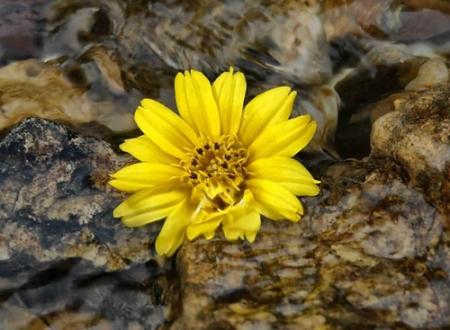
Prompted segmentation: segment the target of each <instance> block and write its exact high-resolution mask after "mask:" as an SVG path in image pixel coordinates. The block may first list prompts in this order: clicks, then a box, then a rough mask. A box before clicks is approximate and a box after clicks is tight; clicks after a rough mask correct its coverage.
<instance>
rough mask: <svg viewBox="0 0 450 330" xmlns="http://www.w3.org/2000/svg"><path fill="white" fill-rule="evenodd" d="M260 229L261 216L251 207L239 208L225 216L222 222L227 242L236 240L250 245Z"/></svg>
mask: <svg viewBox="0 0 450 330" xmlns="http://www.w3.org/2000/svg"><path fill="white" fill-rule="evenodd" d="M260 227H261V216H260V215H259V213H258V212H257V211H256V210H255V209H253V208H251V207H241V208H238V209H237V210H236V211H234V212H230V213H228V214H227V215H226V218H225V220H224V221H223V222H222V229H223V233H224V235H225V238H226V239H227V240H230V241H232V240H237V239H238V238H240V239H244V236H245V237H246V238H247V240H248V241H249V242H250V243H252V242H253V241H254V240H255V238H256V234H257V233H258V231H259V229H260Z"/></svg>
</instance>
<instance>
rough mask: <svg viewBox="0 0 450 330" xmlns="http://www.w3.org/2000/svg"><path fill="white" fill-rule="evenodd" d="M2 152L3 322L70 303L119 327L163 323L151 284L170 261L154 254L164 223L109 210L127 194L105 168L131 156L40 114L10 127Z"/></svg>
mask: <svg viewBox="0 0 450 330" xmlns="http://www.w3.org/2000/svg"><path fill="white" fill-rule="evenodd" d="M0 158H1V163H0V185H1V188H2V193H1V194H0V301H1V302H2V304H1V307H0V328H1V329H15V328H19V326H17V327H15V326H13V325H14V324H15V323H14V322H19V324H22V325H23V324H24V322H25V323H26V324H29V323H30V324H31V322H38V321H39V320H41V321H42V319H41V318H40V317H42V318H43V319H45V320H46V321H45V322H46V323H47V324H52V323H53V322H56V321H55V320H57V319H59V318H60V315H61V313H63V314H64V313H67V314H70V313H71V312H73V311H75V312H85V313H87V314H88V315H90V316H91V317H90V318H89V317H88V320H90V321H91V323H92V324H96V322H100V321H102V320H103V321H105V322H106V321H108V322H113V321H114V320H117V323H116V326H118V327H119V328H123V327H126V325H127V324H128V323H127V321H129V323H133V322H135V323H136V324H138V325H139V324H140V325H141V326H143V327H145V328H152V327H154V326H156V325H157V324H159V323H161V322H162V315H163V310H162V305H161V304H160V303H158V302H157V300H158V299H160V298H157V297H158V295H157V294H154V293H152V290H153V289H154V287H155V286H159V284H157V283H158V281H156V280H155V276H156V277H157V276H159V274H161V272H162V270H163V269H164V267H163V268H158V267H157V264H156V263H155V261H152V260H154V258H153V256H154V253H153V252H152V248H151V247H152V245H153V240H154V238H155V236H156V233H157V230H158V228H157V226H153V227H148V228H143V229H140V230H132V229H127V228H126V227H124V226H123V225H122V224H121V223H120V221H118V220H117V219H113V218H112V210H113V208H114V207H115V206H116V205H117V204H118V202H119V201H120V200H121V199H122V198H123V196H121V195H120V194H118V193H116V192H113V190H112V189H110V188H108V186H107V185H106V182H107V180H108V174H109V173H111V172H112V171H114V170H116V169H118V168H119V167H122V166H123V165H124V164H126V163H128V162H130V160H131V159H130V158H129V157H126V156H119V155H117V154H116V153H115V152H114V151H113V150H112V149H111V147H110V146H109V145H108V144H107V143H106V142H103V141H99V140H97V139H95V138H91V137H85V136H82V135H77V134H74V133H73V132H71V131H70V130H68V129H67V128H65V127H64V126H62V125H58V124H55V123H52V122H49V121H45V120H42V119H27V120H24V121H23V122H21V123H20V124H19V125H18V126H16V127H15V128H14V129H12V130H11V131H10V132H9V133H8V134H7V135H6V136H5V137H4V138H3V139H2V140H1V142H0ZM130 268H131V270H128V269H130ZM108 272H113V273H111V274H109V275H108ZM127 278H130V279H129V280H127ZM120 279H122V280H120ZM128 282H129V283H128ZM160 291H161V290H160ZM159 296H160V295H159ZM11 311H17V312H14V313H10V312H11ZM22 314H27V315H28V316H27V317H25V316H20V315H22ZM76 315H78V314H76ZM37 316H39V317H37ZM78 316H79V315H78ZM78 316H76V317H78ZM76 317H75V318H76ZM11 318H13V319H11ZM63 319H66V318H65V317H62V319H61V320H60V321H61V322H64V321H63ZM67 320H68V321H67V322H69V320H70V318H68V319H67ZM94 321H95V322H94ZM20 322H22V323H20ZM88 323H89V322H88ZM86 324H87V323H86ZM57 328H58V327H57Z"/></svg>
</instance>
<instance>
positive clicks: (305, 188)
mask: <svg viewBox="0 0 450 330" xmlns="http://www.w3.org/2000/svg"><path fill="white" fill-rule="evenodd" d="M247 170H248V172H249V176H250V178H251V179H265V180H270V181H274V182H276V183H279V184H281V185H282V186H283V187H285V188H287V189H288V190H289V191H290V192H291V193H293V194H294V195H298V196H316V195H317V194H318V193H319V187H318V186H317V185H316V183H318V182H319V181H316V180H314V178H313V177H312V175H311V174H310V173H309V172H308V170H307V169H306V168H305V167H304V166H303V165H302V164H301V163H300V162H299V161H297V160H295V159H293V158H289V157H269V158H260V159H257V160H256V161H254V162H252V163H251V164H249V165H248V166H247Z"/></svg>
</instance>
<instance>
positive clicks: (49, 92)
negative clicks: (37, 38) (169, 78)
mask: <svg viewBox="0 0 450 330" xmlns="http://www.w3.org/2000/svg"><path fill="white" fill-rule="evenodd" d="M95 54H97V55H98V56H100V55H99V54H103V53H99V52H97V53H95ZM104 66H106V64H105V65H104ZM107 68H108V67H106V68H105V69H103V70H104V71H105V72H108V70H107ZM112 70H114V67H113V69H112ZM74 75H75V72H74V71H73V70H72V72H71V73H70V72H69V73H68V74H66V73H65V72H64V71H63V70H61V69H60V68H58V66H56V65H52V64H50V63H43V62H40V61H37V60H26V61H19V62H15V63H13V64H10V65H8V66H5V67H3V68H1V69H0V89H1V90H2V93H1V95H0V106H1V112H0V130H2V129H4V128H7V127H10V126H11V125H13V124H15V123H17V122H19V121H20V120H21V119H23V118H26V117H33V116H35V117H36V116H37V117H42V118H46V119H50V120H59V121H63V122H68V123H72V124H80V123H91V122H97V123H99V124H102V125H104V126H106V127H108V128H109V129H110V130H112V131H116V132H122V131H130V130H133V129H135V128H136V126H135V124H134V121H133V116H132V114H131V111H132V109H133V108H134V107H135V106H136V104H137V102H138V101H137V100H133V98H130V99H128V97H127V99H128V102H131V103H133V102H135V103H136V104H134V105H133V106H131V105H128V104H127V106H126V107H125V106H124V105H122V104H120V102H117V104H114V103H113V102H111V101H109V100H107V99H106V100H105V99H104V100H102V99H99V98H100V97H101V93H100V89H98V90H97V92H98V95H97V96H96V98H97V100H96V99H93V98H92V97H91V96H90V95H89V94H88V93H87V89H86V87H84V86H79V85H77V83H78V84H80V82H79V81H78V82H77V83H74V81H73V80H74V78H73V76H74ZM116 75H117V73H116ZM81 77H83V74H82V73H81ZM71 79H72V80H71ZM79 79H83V78H80V77H78V80H79ZM116 88H117V87H116Z"/></svg>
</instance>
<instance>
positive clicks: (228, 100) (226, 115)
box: [213, 68, 247, 135]
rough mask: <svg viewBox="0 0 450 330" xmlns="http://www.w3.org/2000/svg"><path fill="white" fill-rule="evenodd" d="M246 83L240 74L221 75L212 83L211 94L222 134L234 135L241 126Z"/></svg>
mask: <svg viewBox="0 0 450 330" xmlns="http://www.w3.org/2000/svg"><path fill="white" fill-rule="evenodd" d="M246 89H247V83H246V81H245V76H244V75H243V74H242V73H241V72H236V73H233V69H232V68H231V69H230V71H229V72H224V73H222V74H221V75H220V76H219V77H218V78H217V79H216V81H214V83H213V93H214V97H215V99H216V101H217V105H218V107H219V113H220V123H221V127H222V134H232V135H236V134H237V132H238V130H239V127H240V125H241V117H242V109H243V106H244V98H245V91H246Z"/></svg>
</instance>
